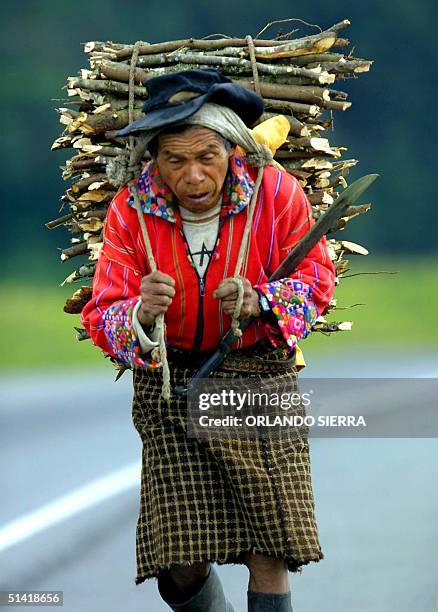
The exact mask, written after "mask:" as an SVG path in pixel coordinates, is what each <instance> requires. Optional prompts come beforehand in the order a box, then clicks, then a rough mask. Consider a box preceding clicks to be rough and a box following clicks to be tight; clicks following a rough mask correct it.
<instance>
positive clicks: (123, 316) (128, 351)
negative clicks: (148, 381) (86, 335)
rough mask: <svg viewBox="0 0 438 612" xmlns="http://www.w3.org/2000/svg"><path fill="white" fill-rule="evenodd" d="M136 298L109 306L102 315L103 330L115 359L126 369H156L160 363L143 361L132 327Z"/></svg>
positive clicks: (148, 360)
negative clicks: (135, 367) (138, 367)
mask: <svg viewBox="0 0 438 612" xmlns="http://www.w3.org/2000/svg"><path fill="white" fill-rule="evenodd" d="M137 303H138V297H134V298H129V299H126V300H119V301H118V302H114V304H111V306H110V307H109V308H107V309H106V310H105V312H104V313H103V315H102V322H103V329H104V332H105V335H106V337H107V340H108V344H109V345H110V347H111V348H112V350H113V352H114V354H115V356H116V358H117V360H118V361H120V362H121V363H122V364H123V365H125V366H126V367H127V368H133V366H140V367H147V368H156V367H158V366H161V361H155V360H153V359H143V358H142V349H141V345H140V342H139V340H138V338H137V336H136V333H135V330H134V326H133V311H134V307H135V305H136V304H137Z"/></svg>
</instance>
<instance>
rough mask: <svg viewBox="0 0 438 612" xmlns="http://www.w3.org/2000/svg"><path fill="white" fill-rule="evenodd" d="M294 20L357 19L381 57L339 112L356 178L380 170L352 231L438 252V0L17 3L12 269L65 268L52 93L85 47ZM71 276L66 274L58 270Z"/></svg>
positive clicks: (7, 43)
mask: <svg viewBox="0 0 438 612" xmlns="http://www.w3.org/2000/svg"><path fill="white" fill-rule="evenodd" d="M248 7H250V10H248ZM287 17H296V18H300V19H303V20H305V21H307V22H310V23H313V24H318V25H320V26H321V27H322V28H323V29H325V28H327V27H329V26H330V25H332V24H334V23H336V22H338V21H340V20H342V19H344V18H348V19H350V21H351V22H352V25H351V26H350V28H349V29H348V30H346V31H345V35H346V36H348V37H349V38H350V40H351V41H352V44H353V46H354V54H355V55H356V56H359V57H365V58H367V59H372V60H374V64H373V66H372V68H371V71H370V73H368V74H365V75H361V77H360V79H358V80H355V79H350V80H348V81H345V86H344V85H343V89H345V90H346V91H348V92H349V94H350V95H349V100H350V101H351V102H352V103H353V106H352V108H351V109H349V110H348V111H346V112H345V113H344V114H341V113H337V114H336V117H335V139H334V144H336V143H337V142H339V143H342V144H343V145H346V146H348V147H349V151H348V152H347V153H346V156H348V157H354V158H358V159H359V160H360V164H359V165H358V166H357V167H356V169H355V170H354V171H353V172H352V173H351V178H350V180H354V178H357V177H358V176H360V175H362V174H366V173H368V172H379V173H380V174H381V178H380V180H379V181H377V182H376V184H375V186H374V187H373V189H372V191H371V190H370V200H371V201H372V202H373V208H372V209H371V211H370V212H369V213H367V215H365V216H364V217H360V220H359V221H358V222H357V224H356V225H355V222H354V221H352V222H351V224H350V225H349V227H348V237H347V236H346V238H348V239H349V240H353V241H359V242H362V243H364V244H365V245H366V246H368V247H369V248H370V250H371V251H372V252H374V253H379V254H389V253H392V254H400V255H408V254H413V253H422V254H426V253H431V254H432V253H433V252H435V254H436V251H437V249H436V238H435V235H436V227H437V222H438V212H437V205H436V202H435V200H436V196H435V189H434V186H433V180H432V177H433V176H434V174H433V167H432V165H433V162H434V151H433V144H434V141H433V138H432V127H433V124H434V123H435V122H436V117H435V110H434V109H435V104H434V103H435V99H436V97H435V95H434V94H436V87H437V86H436V78H435V75H436V57H437V53H436V51H437V38H436V35H435V34H434V32H433V29H432V28H433V27H434V23H435V19H434V18H435V17H436V15H435V14H434V5H433V3H432V2H431V1H429V0H428V1H427V2H426V3H422V5H421V7H418V8H417V7H416V5H415V3H412V2H409V1H408V0H394V1H393V2H391V3H384V2H379V1H378V0H370V2H367V3H366V4H365V3H350V2H346V1H340V2H339V1H338V2H336V3H327V2H323V1H322V0H315V1H314V2H313V3H312V4H311V6H309V3H305V4H304V3H303V4H302V8H300V9H298V8H294V5H293V4H291V3H290V2H286V1H285V0H277V2H275V3H268V2H266V1H262V0H252V1H251V3H248V2H239V1H236V0H235V1H234V2H229V1H228V0H224V1H223V2H221V3H216V4H215V3H210V2H209V3H207V2H200V1H199V0H188V1H186V2H181V1H177V0H167V2H163V1H161V2H158V1H156V0H152V1H150V2H143V3H141V2H135V3H134V2H132V1H131V0H125V2H123V3H122V2H120V1H115V0H91V1H90V2H76V3H73V2H56V1H55V0H39V1H38V2H37V1H30V0H26V1H23V2H20V3H15V4H13V3H11V4H9V6H8V11H7V15H5V16H4V19H3V20H2V26H1V29H2V35H1V42H0V44H1V45H2V57H3V60H4V69H3V73H2V85H3V87H2V96H1V105H2V112H1V117H2V120H3V122H2V127H3V134H2V139H1V150H2V160H1V163H2V184H1V187H2V190H3V201H4V206H3V218H2V222H3V223H2V226H3V230H4V232H3V234H4V237H3V245H2V247H3V248H2V253H3V257H4V258H5V259H6V273H7V274H8V273H9V274H12V273H22V272H25V271H26V273H27V274H28V275H32V269H33V270H34V272H35V273H36V272H37V269H41V270H48V268H47V265H49V267H50V266H51V264H52V263H53V264H57V260H58V253H57V251H56V248H57V246H59V245H61V244H64V243H65V236H64V240H63V239H62V237H61V235H60V234H59V233H58V234H57V233H56V232H57V230H53V231H52V232H49V231H48V230H46V229H45V228H44V223H45V222H46V221H48V220H49V219H51V218H54V217H56V216H57V212H58V209H59V197H60V195H61V194H62V192H63V190H64V184H63V182H62V180H61V178H60V171H59V168H58V167H59V165H61V164H62V163H63V161H64V158H65V154H63V153H60V152H57V153H52V152H51V151H50V146H51V143H52V141H53V139H54V138H55V137H56V136H57V135H59V133H60V131H61V126H60V124H59V123H58V116H57V114H56V113H55V112H54V110H53V109H54V108H55V107H56V106H59V104H58V103H57V102H54V101H53V99H55V98H63V97H65V92H64V91H63V90H62V89H61V87H62V86H63V85H64V83H65V79H66V76H67V75H68V74H74V73H75V72H76V71H77V70H78V69H79V68H81V67H85V66H86V59H85V56H84V54H83V51H82V44H81V43H84V42H86V41H88V40H113V41H123V42H134V41H135V40H137V39H142V40H146V41H148V42H158V41H163V40H169V39H177V38H185V37H188V36H195V37H203V36H206V35H207V34H212V33H222V34H227V35H236V36H243V35H245V34H248V33H249V34H252V35H256V34H257V32H258V31H260V30H261V29H262V27H263V26H265V24H266V23H267V22H269V21H272V20H274V19H282V18H287ZM291 28H299V31H300V35H302V34H303V33H312V32H313V30H312V29H311V28H310V29H309V28H307V27H306V26H304V25H302V24H300V23H298V22H297V23H293V24H292V25H291V26H289V25H286V26H284V27H283V31H284V30H289V29H291ZM277 32H278V26H273V27H272V28H271V30H269V31H268V32H267V34H266V36H267V35H272V36H275V35H276V34H277ZM58 232H59V230H58ZM37 262H40V263H39V264H38V263H37ZM29 266H30V267H29ZM38 266H39V267H38ZM67 274H68V270H67V269H65V270H62V273H61V272H60V273H59V277H60V278H61V277H63V276H66V275H67Z"/></svg>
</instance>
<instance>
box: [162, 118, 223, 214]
mask: <svg viewBox="0 0 438 612" xmlns="http://www.w3.org/2000/svg"><path fill="white" fill-rule="evenodd" d="M230 155H231V153H230V152H228V151H227V149H226V147H225V144H224V141H223V140H222V138H221V137H220V136H219V135H218V134H217V133H216V132H214V131H213V130H210V129H209V128H206V127H202V126H194V127H190V128H188V129H187V130H185V131H184V132H181V133H179V134H178V133H177V134H163V136H160V138H159V141H158V154H157V164H158V169H159V171H160V174H161V176H162V178H163V180H164V182H165V183H167V185H168V186H169V187H170V189H171V190H172V191H173V193H174V194H175V195H176V197H177V198H178V201H179V203H180V204H181V205H182V206H184V208H187V209H188V210H190V211H192V212H195V213H196V212H204V211H206V210H209V209H210V208H213V207H214V206H215V204H216V203H217V201H218V199H219V196H220V194H221V191H222V187H223V184H224V181H225V177H226V175H227V171H228V160H229V157H230Z"/></svg>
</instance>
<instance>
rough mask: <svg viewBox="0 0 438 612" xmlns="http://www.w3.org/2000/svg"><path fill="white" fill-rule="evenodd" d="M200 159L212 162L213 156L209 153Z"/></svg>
mask: <svg viewBox="0 0 438 612" xmlns="http://www.w3.org/2000/svg"><path fill="white" fill-rule="evenodd" d="M201 159H202V161H212V160H213V159H214V155H213V153H209V154H208V155H203V156H202V158H201Z"/></svg>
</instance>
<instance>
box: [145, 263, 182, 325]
mask: <svg viewBox="0 0 438 612" xmlns="http://www.w3.org/2000/svg"><path fill="white" fill-rule="evenodd" d="M174 285H175V281H174V279H173V278H172V277H171V276H169V275H168V274H164V272H159V271H158V270H156V271H155V272H151V273H150V274H147V275H146V276H143V278H142V279H141V285H140V297H141V305H140V308H139V309H138V312H137V317H138V320H139V321H140V323H141V324H142V325H143V326H145V327H150V326H151V325H152V323H153V322H154V321H155V317H157V316H158V315H159V314H162V313H165V312H166V310H167V309H168V308H169V306H170V304H171V303H172V298H173V297H174V296H175V289H174Z"/></svg>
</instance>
